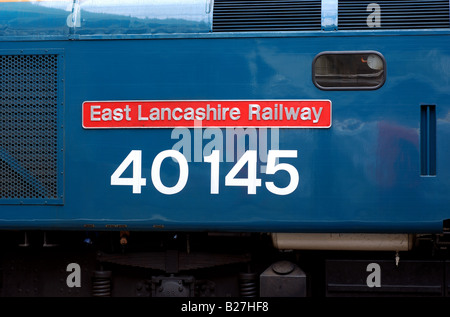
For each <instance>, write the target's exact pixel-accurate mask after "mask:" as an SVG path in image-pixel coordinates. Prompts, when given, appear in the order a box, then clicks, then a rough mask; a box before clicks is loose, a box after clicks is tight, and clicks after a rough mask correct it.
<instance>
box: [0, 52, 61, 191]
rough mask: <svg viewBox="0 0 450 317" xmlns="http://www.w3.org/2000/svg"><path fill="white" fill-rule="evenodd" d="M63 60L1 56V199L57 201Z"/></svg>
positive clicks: (45, 56) (48, 56) (56, 57)
mask: <svg viewBox="0 0 450 317" xmlns="http://www.w3.org/2000/svg"><path fill="white" fill-rule="evenodd" d="M57 69H58V55H1V56H0V199H29V198H31V199H36V198H37V199H56V198H58V164H57V162H58V142H57V139H58V138H57V135H58V133H57V132H58V131H57V127H58V120H57V117H58V116H57V113H58V111H57V105H58V71H57Z"/></svg>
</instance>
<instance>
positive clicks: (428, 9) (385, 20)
mask: <svg viewBox="0 0 450 317" xmlns="http://www.w3.org/2000/svg"><path fill="white" fill-rule="evenodd" d="M372 3H375V4H377V5H378V6H379V8H380V12H379V17H380V25H379V28H380V29H429V28H448V27H449V26H450V23H449V1H448V0H431V1H430V0H428V1H424V0H378V1H371V0H360V1H354V0H339V22H338V24H339V29H340V30H357V29H367V28H369V25H368V24H367V20H366V19H367V17H368V16H369V15H370V14H371V12H372V10H371V9H370V8H369V9H368V6H369V5H371V4H372Z"/></svg>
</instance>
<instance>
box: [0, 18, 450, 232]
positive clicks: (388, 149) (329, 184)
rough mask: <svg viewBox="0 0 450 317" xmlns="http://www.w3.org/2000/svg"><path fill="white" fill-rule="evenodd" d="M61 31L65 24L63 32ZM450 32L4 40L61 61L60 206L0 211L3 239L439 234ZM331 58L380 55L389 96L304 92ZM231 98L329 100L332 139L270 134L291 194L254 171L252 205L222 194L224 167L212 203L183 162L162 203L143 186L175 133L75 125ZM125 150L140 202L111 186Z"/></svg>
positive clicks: (203, 182)
mask: <svg viewBox="0 0 450 317" xmlns="http://www.w3.org/2000/svg"><path fill="white" fill-rule="evenodd" d="M62 20H63V17H62V16H61V21H60V22H61V25H62V24H63V23H62V22H64V23H65V20H64V21H62ZM52 23H57V22H56V21H55V22H52ZM57 29H58V27H56V28H55V30H57ZM60 30H61V32H62V33H64V32H66V31H62V30H63V27H61V29H60ZM62 33H61V34H62ZM3 34H5V35H8V36H9V35H14V36H15V35H20V34H19V33H16V34H13V33H11V34H7V33H3ZM79 34H80V33H79ZM449 34H450V33H449V32H448V31H447V30H437V31H402V32H396V31H380V32H370V31H364V32H353V31H348V32H340V33H338V32H333V34H332V33H323V32H296V33H288V32H286V33H278V34H274V33H258V34H253V33H249V34H243V35H242V34H241V35H236V36H235V34H220V35H217V34H191V35H186V36H183V35H166V36H163V35H160V36H157V37H145V36H143V37H142V38H136V37H133V36H131V37H130V38H129V39H128V40H123V37H122V36H118V37H116V38H114V37H112V38H111V39H108V40H105V39H96V40H94V38H92V37H91V38H89V39H90V40H89V41H84V40H76V41H39V40H38V39H39V36H38V35H33V36H35V37H34V38H33V41H19V38H13V40H11V38H6V39H5V38H4V39H3V41H1V42H0V47H1V49H5V50H9V49H13V50H24V51H26V50H36V49H46V48H53V49H55V48H56V49H59V50H63V52H64V53H63V54H64V60H65V63H64V73H65V76H64V77H65V85H64V93H65V101H64V108H63V109H62V110H61V111H63V118H64V119H63V121H64V122H63V124H64V202H63V205H60V206H48V205H1V206H0V227H1V228H20V229H24V228H50V229H94V230H103V229H121V228H127V229H128V230H225V231H268V232H271V231H277V232H280V231H285V232H439V231H441V230H442V221H443V220H444V219H448V218H450V210H449V206H450V195H449V191H450V166H449V165H448V164H446V162H447V161H448V160H449V158H450V150H449V147H448V144H447V143H448V140H449V138H450V120H449V113H450V104H449V100H450V98H449V97H450V96H449V95H450V81H449V78H450V66H449V65H450V53H449V52H450V50H449ZM80 39H81V38H80ZM418 43H420V45H418ZM330 50H332V51H359V50H361V51H367V50H375V51H378V52H380V53H381V54H382V55H383V56H384V57H385V59H386V65H387V79H386V82H385V84H384V85H383V86H382V87H381V88H380V89H378V90H374V91H322V90H319V89H318V88H317V87H315V86H314V84H313V82H312V80H311V64H312V61H313V59H314V57H315V56H316V55H317V54H319V53H320V52H323V51H330ZM226 99H237V100H247V99H248V100H258V99H270V100H272V99H273V100H286V99H327V100H331V101H332V104H333V114H332V126H331V127H330V128H328V129H279V130H278V131H275V130H272V131H270V130H269V131H268V136H271V135H272V134H273V135H274V137H275V136H277V135H278V138H279V145H278V148H279V149H280V150H296V151H298V158H296V159H282V161H283V162H286V163H289V164H291V165H293V166H294V167H295V169H296V170H297V171H298V173H299V184H298V188H297V189H296V190H295V191H294V192H293V193H292V194H289V195H286V196H280V195H274V194H272V193H270V192H269V191H268V190H267V189H266V188H265V186H264V184H265V183H266V182H267V181H274V182H277V184H286V182H289V177H288V176H287V175H284V174H283V173H277V174H276V176H270V175H266V174H263V173H260V172H259V168H258V177H259V178H261V179H262V183H263V186H261V187H258V188H257V193H256V194H255V195H249V194H248V193H247V190H246V188H245V187H230V186H224V180H225V176H226V174H227V173H228V172H229V171H230V169H231V168H232V167H233V165H234V164H235V162H222V163H220V164H221V165H220V167H221V169H220V174H219V181H220V193H219V194H217V195H211V194H210V183H211V180H210V164H209V163H205V162H189V177H188V181H187V183H186V186H185V187H184V188H183V190H182V191H181V192H179V193H177V194H174V195H164V194H161V193H160V192H158V191H157V190H156V189H155V187H154V185H153V184H152V181H151V167H152V163H153V160H154V158H155V157H156V156H157V155H158V153H161V152H162V151H164V150H169V149H172V148H173V147H174V146H175V144H176V143H177V142H178V141H180V139H179V138H175V137H173V135H172V133H174V131H173V130H172V129H99V130H87V129H83V127H82V124H81V123H82V113H81V107H82V104H83V102H85V101H90V100H117V101H120V100H226ZM424 104H431V105H436V118H437V124H436V130H437V132H436V135H437V139H436V148H437V152H436V166H437V172H436V176H422V175H421V171H420V154H421V152H420V151H421V150H420V142H419V129H420V121H421V117H420V114H421V105H424ZM189 131H190V133H191V137H192V141H193V143H192V149H191V150H192V153H194V151H195V148H194V147H195V146H199V145H198V143H195V144H196V145H195V144H194V141H195V142H197V141H199V140H200V141H201V144H200V148H201V149H203V148H204V147H205V146H207V145H208V143H209V142H211V139H209V138H208V136H207V135H206V134H205V133H207V132H208V131H207V129H203V130H199V129H196V130H194V129H190V130H189ZM222 131H223V132H224V134H223V135H224V136H226V133H225V131H224V130H222ZM277 133H278V134H277ZM260 137H261V135H260ZM224 142H227V141H224ZM228 142H230V141H229V140H228ZM131 150H140V151H142V177H145V178H146V180H147V183H146V186H143V187H142V191H141V193H140V194H133V193H132V191H131V187H130V186H111V175H112V174H113V173H114V171H115V170H116V169H117V168H118V166H119V165H120V163H121V162H122V161H123V160H124V159H125V157H126V156H127V155H128V154H129V153H130V151H131ZM284 160H285V161H284ZM127 175H128V174H127ZM178 175H179V167H178V165H177V164H176V163H175V162H172V161H165V163H164V164H163V165H162V166H161V179H162V180H163V182H165V183H166V184H174V183H176V181H177V179H178ZM128 177H131V176H128ZM278 182H280V183H278ZM283 182H284V183H283ZM280 186H283V185H280Z"/></svg>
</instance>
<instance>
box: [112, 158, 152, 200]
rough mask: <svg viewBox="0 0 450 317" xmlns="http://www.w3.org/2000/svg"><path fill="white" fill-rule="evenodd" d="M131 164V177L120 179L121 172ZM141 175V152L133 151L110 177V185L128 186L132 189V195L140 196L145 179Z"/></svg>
mask: <svg viewBox="0 0 450 317" xmlns="http://www.w3.org/2000/svg"><path fill="white" fill-rule="evenodd" d="M130 164H133V177H131V178H130V177H127V178H125V177H120V176H122V174H123V172H125V170H126V169H127V168H128V166H129V165H130ZM141 175H142V151H140V150H133V151H131V152H130V154H128V156H127V157H126V158H125V159H124V160H123V161H122V163H120V165H119V167H118V168H117V169H116V170H115V172H114V173H113V174H112V175H111V185H128V186H132V187H133V194H140V193H141V187H142V186H145V185H146V182H147V181H146V179H145V178H142V177H141Z"/></svg>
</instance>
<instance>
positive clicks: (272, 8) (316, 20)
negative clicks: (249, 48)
mask: <svg viewBox="0 0 450 317" xmlns="http://www.w3.org/2000/svg"><path fill="white" fill-rule="evenodd" d="M320 4H321V2H320V1H319V0H310V1H305V0H263V1H249V0H215V1H214V14H213V15H214V16H213V32H249V31H250V32H266V31H268V32H270V31H305V30H320V27H321V25H320V22H321V15H320V12H321V11H320V10H321V7H320Z"/></svg>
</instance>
